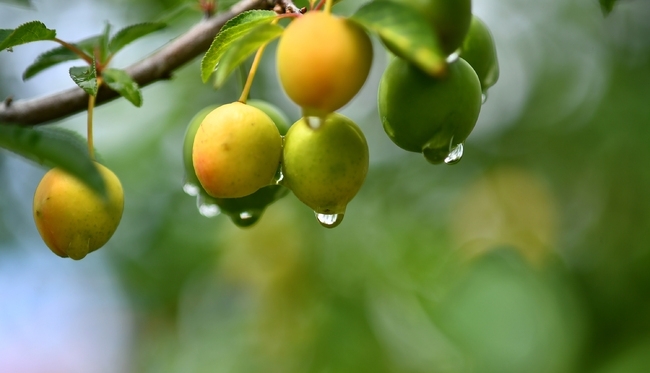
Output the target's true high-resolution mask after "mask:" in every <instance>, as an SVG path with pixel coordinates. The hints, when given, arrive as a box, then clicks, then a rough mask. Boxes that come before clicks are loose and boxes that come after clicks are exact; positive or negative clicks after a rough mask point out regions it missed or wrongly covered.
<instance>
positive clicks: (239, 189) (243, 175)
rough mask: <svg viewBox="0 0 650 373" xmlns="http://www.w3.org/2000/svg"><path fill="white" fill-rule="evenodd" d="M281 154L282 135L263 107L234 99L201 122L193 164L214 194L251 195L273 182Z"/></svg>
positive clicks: (220, 196)
mask: <svg viewBox="0 0 650 373" xmlns="http://www.w3.org/2000/svg"><path fill="white" fill-rule="evenodd" d="M281 155H282V136H280V132H279V131H278V128H277V127H276V126H275V124H274V123H273V120H271V118H270V117H269V116H268V115H266V114H265V113H264V112H263V111H262V110H260V109H257V108H255V107H253V106H250V105H246V104H243V103H241V102H234V103H231V104H226V105H222V106H219V107H218V108H216V109H215V110H213V111H211V112H210V113H209V114H208V115H207V116H206V117H205V119H203V121H202V122H201V125H200V126H199V128H198V130H197V132H196V135H195V137H194V144H193V149H192V164H193V166H194V170H195V172H196V177H197V178H198V180H199V182H200V184H201V186H202V187H203V189H205V191H206V192H207V193H208V194H209V195H211V196H212V197H215V198H237V197H244V196H247V195H250V194H252V193H254V192H255V191H257V190H258V189H260V188H262V187H264V186H266V185H269V184H271V183H272V181H273V179H274V176H275V173H276V171H277V169H278V166H279V164H280V157H281Z"/></svg>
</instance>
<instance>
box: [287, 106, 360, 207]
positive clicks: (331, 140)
mask: <svg viewBox="0 0 650 373" xmlns="http://www.w3.org/2000/svg"><path fill="white" fill-rule="evenodd" d="M368 161H369V157H368V144H367V143H366V138H365V137H364V135H363V132H361V129H360V128H359V127H358V126H357V125H356V124H355V123H354V122H352V121H351V120H350V119H349V118H346V117H345V116H343V115H341V114H338V113H332V114H331V115H330V116H328V117H327V120H326V121H325V122H324V123H323V124H322V125H321V126H320V127H319V128H318V129H315V130H314V129H312V128H311V127H309V126H308V125H307V123H306V121H305V120H302V119H300V120H298V121H297V122H296V123H294V124H293V126H291V128H290V129H289V132H288V133H287V135H286V137H285V143H284V159H283V163H282V173H283V175H284V178H283V180H282V184H283V185H285V186H286V187H287V188H289V189H291V191H293V193H294V194H295V195H296V197H298V199H299V200H300V201H302V202H303V203H304V204H306V205H307V206H309V207H311V208H312V209H313V210H314V211H315V212H317V213H320V214H343V213H345V208H346V206H347V204H348V203H349V202H350V201H351V200H352V198H354V196H355V195H356V194H357V192H358V191H359V189H360V188H361V185H362V184H363V182H364V180H365V177H366V174H367V172H368Z"/></svg>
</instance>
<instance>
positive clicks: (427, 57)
mask: <svg viewBox="0 0 650 373" xmlns="http://www.w3.org/2000/svg"><path fill="white" fill-rule="evenodd" d="M350 20H352V21H354V22H357V23H358V24H360V25H361V26H363V27H365V28H366V29H368V30H369V31H371V32H374V33H376V34H377V35H379V37H380V38H381V39H382V41H383V42H384V44H385V45H386V47H387V48H388V49H389V50H390V51H391V52H393V53H395V54H396V55H397V56H399V57H401V58H404V59H406V60H408V61H409V62H411V63H413V64H414V65H416V66H418V67H419V68H420V69H421V70H423V71H424V72H426V73H428V74H429V75H433V76H438V75H441V74H443V73H444V72H445V71H446V69H447V62H446V58H445V55H444V53H442V51H441V49H440V44H439V42H438V40H437V39H436V36H434V33H433V31H432V30H431V27H430V26H429V24H428V22H427V21H426V19H425V18H424V16H422V15H421V14H420V13H419V12H418V11H417V10H415V9H414V8H412V7H410V6H407V5H404V4H401V3H394V2H390V1H381V2H378V1H373V2H371V3H368V4H366V5H365V6H363V7H361V8H360V9H359V10H358V11H357V12H356V13H355V14H354V15H352V17H350Z"/></svg>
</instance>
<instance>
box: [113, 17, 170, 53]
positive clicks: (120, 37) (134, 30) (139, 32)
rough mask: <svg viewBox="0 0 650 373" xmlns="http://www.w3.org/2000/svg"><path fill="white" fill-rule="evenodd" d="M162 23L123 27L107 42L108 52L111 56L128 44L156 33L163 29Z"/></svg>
mask: <svg viewBox="0 0 650 373" xmlns="http://www.w3.org/2000/svg"><path fill="white" fill-rule="evenodd" d="M165 26H166V25H165V24H164V23H154V22H147V23H139V24H137V25H131V26H128V27H125V28H123V29H121V30H120V31H118V32H117V33H116V34H115V35H114V36H113V37H112V38H111V40H110V41H109V43H108V51H109V52H110V53H111V54H114V53H116V52H117V51H119V50H120V49H122V48H124V47H125V46H127V45H128V44H129V43H131V42H133V41H135V40H137V39H139V38H141V37H143V36H145V35H148V34H150V33H152V32H154V31H158V30H160V29H163V28H165Z"/></svg>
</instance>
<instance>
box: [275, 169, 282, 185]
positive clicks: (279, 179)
mask: <svg viewBox="0 0 650 373" xmlns="http://www.w3.org/2000/svg"><path fill="white" fill-rule="evenodd" d="M282 180H284V174H283V173H282V170H281V169H280V170H278V172H277V173H276V174H275V178H274V179H273V183H274V184H275V185H282Z"/></svg>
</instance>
